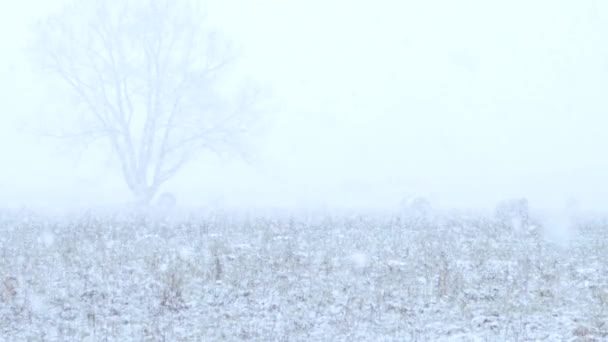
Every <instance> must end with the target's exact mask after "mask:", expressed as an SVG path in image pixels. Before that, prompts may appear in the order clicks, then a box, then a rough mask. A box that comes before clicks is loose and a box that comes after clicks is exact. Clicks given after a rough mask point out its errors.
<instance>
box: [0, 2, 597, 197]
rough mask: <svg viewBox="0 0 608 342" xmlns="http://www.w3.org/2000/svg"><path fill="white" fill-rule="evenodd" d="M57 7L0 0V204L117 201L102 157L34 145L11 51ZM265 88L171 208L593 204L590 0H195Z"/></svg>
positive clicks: (26, 89) (20, 59)
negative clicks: (410, 201) (260, 106)
mask: <svg viewBox="0 0 608 342" xmlns="http://www.w3.org/2000/svg"><path fill="white" fill-rule="evenodd" d="M61 3H62V1H42V0H28V1H21V2H20V3H19V4H17V3H6V2H5V3H2V4H1V5H0V44H1V45H0V46H1V49H2V50H1V51H2V52H1V53H0V75H1V76H0V100H1V102H0V109H1V113H0V158H1V160H2V162H1V164H0V206H3V207H20V206H24V205H25V206H30V207H48V206H57V207H70V206H89V205H91V206H92V205H103V204H113V203H122V202H126V201H128V200H129V196H130V194H129V192H128V190H127V189H126V186H125V185H124V181H123V180H122V179H121V176H120V173H119V171H118V168H117V167H116V166H115V165H114V164H113V161H112V160H110V159H108V157H107V156H102V155H98V154H95V153H86V152H85V153H79V152H78V151H74V150H73V149H70V148H66V147H65V146H63V145H62V144H61V143H60V142H58V141H55V140H52V139H48V138H45V137H42V136H41V135H40V129H39V128H40V126H41V124H40V123H43V124H42V125H44V123H45V122H46V121H45V120H49V119H48V116H49V115H52V114H53V113H54V112H56V111H57V110H58V108H59V109H61V107H60V106H57V101H56V100H57V99H55V97H56V94H55V93H53V92H52V91H50V90H49V89H48V84H45V83H44V80H43V77H42V76H40V75H39V73H37V72H36V71H35V68H34V67H33V66H32V65H33V63H32V62H31V56H28V52H27V51H26V49H27V48H28V44H31V43H32V41H33V40H32V36H33V32H32V25H33V24H34V23H35V22H36V21H37V20H38V19H41V18H43V17H44V16H45V15H48V14H49V13H52V12H53V11H56V10H58V9H59V8H60V7H61ZM207 7H208V18H209V20H210V21H211V22H213V24H214V26H215V27H216V28H218V29H220V30H221V31H222V32H223V33H224V34H225V35H226V36H228V37H229V38H230V39H231V40H232V41H233V42H234V43H236V44H237V45H239V46H240V47H241V55H240V60H239V64H238V67H237V69H236V70H235V71H234V72H235V73H238V74H241V75H244V76H246V77H248V78H251V79H253V80H256V81H258V82H260V83H261V84H263V85H264V86H265V87H267V88H269V89H271V93H272V98H271V99H270V100H271V102H272V104H271V105H270V106H269V108H271V109H272V111H273V113H272V114H273V120H272V122H271V126H270V127H269V129H268V132H267V133H266V134H264V135H263V136H262V135H261V136H259V137H258V139H257V141H256V142H255V143H254V144H255V147H256V148H255V153H254V155H253V157H252V158H251V160H252V161H251V162H250V163H246V162H244V161H242V160H240V159H238V158H232V157H224V158H220V157H216V156H213V155H208V156H206V157H202V158H199V159H197V160H196V162H194V163H192V164H191V165H188V166H187V167H186V168H184V169H183V171H182V172H180V173H179V174H178V175H177V177H176V178H175V179H173V180H171V181H170V182H168V183H167V184H166V186H165V187H164V190H169V191H172V192H174V193H175V194H176V196H177V198H178V200H179V201H180V203H182V204H191V205H205V204H208V203H221V204H227V205H239V206H288V207H289V206H311V205H330V206H331V205H335V206H369V207H376V206H391V205H396V204H397V202H398V201H399V199H400V198H401V197H403V196H405V195H408V194H421V195H425V196H428V197H430V198H431V199H432V201H433V203H436V204H437V205H441V206H450V207H467V206H474V207H492V206H493V205H494V203H495V202H496V201H497V200H500V199H503V198H508V197H516V196H527V197H528V198H529V200H530V202H531V205H532V206H533V207H561V206H562V205H563V203H564V202H565V201H566V199H568V198H571V197H574V198H577V199H578V200H579V201H580V202H581V205H582V207H584V208H592V209H602V208H604V207H605V205H606V202H607V201H606V198H607V196H606V194H608V183H607V182H606V181H605V175H606V174H608V156H607V155H606V147H607V146H608V136H607V135H606V134H605V131H606V123H607V122H608V119H607V117H606V112H607V109H608V103H607V101H606V93H607V90H608V44H606V37H607V36H608V35H607V34H608V20H606V19H607V16H608V4H607V3H605V2H601V1H578V2H571V1H537V2H534V3H530V2H527V1H511V2H508V3H503V4H497V3H489V2H485V1H460V2H458V3H454V2H449V1H425V2H420V1H406V2H403V1H388V0H387V1H376V2H369V1H355V2H347V1H320V0H312V1H307V2H297V3H296V2H289V3H286V2H283V1H278V0H260V1H256V2H255V3H252V2H249V1H245V0H222V1H209V2H208V5H207Z"/></svg>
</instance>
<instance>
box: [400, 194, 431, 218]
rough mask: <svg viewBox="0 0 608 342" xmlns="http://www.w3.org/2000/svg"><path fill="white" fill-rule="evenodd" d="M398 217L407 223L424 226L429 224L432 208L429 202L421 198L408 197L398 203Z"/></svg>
mask: <svg viewBox="0 0 608 342" xmlns="http://www.w3.org/2000/svg"><path fill="white" fill-rule="evenodd" d="M399 211H400V214H401V215H400V216H401V218H403V219H404V220H405V221H406V222H407V223H409V224H414V225H426V224H429V223H430V222H431V219H432V216H433V206H432V205H431V201H430V200H429V199H428V198H426V197H423V196H408V197H405V198H403V199H402V200H401V201H400V202H399Z"/></svg>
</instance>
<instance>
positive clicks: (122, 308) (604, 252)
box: [0, 213, 608, 341]
mask: <svg viewBox="0 0 608 342" xmlns="http://www.w3.org/2000/svg"><path fill="white" fill-rule="evenodd" d="M260 216H261V217H255V216H247V215H241V216H235V215H232V214H216V215H210V214H209V215H206V216H191V217H189V218H182V219H164V220H152V219H150V218H145V217H143V216H137V215H131V216H125V215H121V216H111V215H108V214H103V215H102V214H99V215H92V214H87V215H80V216H73V217H70V218H65V217H63V218H51V217H42V216H36V215H24V214H19V213H5V214H3V215H2V216H1V217H0V256H1V257H0V340H2V341H239V340H253V341H605V340H608V224H606V222H605V221H604V220H603V219H593V220H591V219H589V220H586V221H584V220H581V221H580V222H579V223H578V224H577V225H576V226H575V227H573V228H570V229H572V231H571V232H570V234H569V235H568V236H567V240H566V241H564V240H561V241H559V242H555V241H553V240H552V239H550V238H549V237H551V234H550V230H551V226H550V225H549V224H545V225H543V224H542V223H536V224H535V225H534V226H531V227H519V228H518V229H511V228H510V227H508V225H505V224H504V222H498V221H496V220H495V219H493V218H492V217H489V216H478V215H464V214H459V215H451V216H445V215H444V216H439V217H436V218H433V219H424V220H418V219H404V218H397V217H394V216H379V215H376V216H374V215H367V216H363V215H346V214H344V215H342V214H341V215H333V216H332V215H297V216H283V217H279V216H276V217H272V216H269V215H260ZM262 216H263V217H262Z"/></svg>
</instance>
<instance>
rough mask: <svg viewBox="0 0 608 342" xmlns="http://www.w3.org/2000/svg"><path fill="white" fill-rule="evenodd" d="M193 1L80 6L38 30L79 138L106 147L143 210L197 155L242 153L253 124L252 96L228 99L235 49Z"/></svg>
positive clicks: (82, 2) (41, 52) (93, 1)
mask: <svg viewBox="0 0 608 342" xmlns="http://www.w3.org/2000/svg"><path fill="white" fill-rule="evenodd" d="M198 4H199V2H197V1H188V0H124V1H123V0H121V1H112V0H79V1H76V2H74V3H72V4H70V5H68V6H66V7H64V8H63V10H62V11H61V12H60V13H58V14H57V15H54V16H51V17H49V18H46V20H44V21H43V22H41V23H40V25H39V27H38V30H37V34H38V36H37V37H38V41H37V43H36V50H38V51H37V55H38V56H41V57H42V58H40V61H41V63H42V65H43V67H44V68H45V69H46V70H48V71H50V72H51V74H54V75H56V76H59V78H60V79H61V80H62V81H64V82H65V84H67V86H68V89H70V91H71V92H72V94H73V95H74V98H75V99H76V100H77V101H78V104H79V107H76V106H75V108H74V111H75V112H77V113H78V114H79V118H78V123H79V127H80V131H78V132H72V133H73V136H76V137H82V138H85V137H86V138H90V137H95V138H99V139H103V140H104V141H105V142H108V143H109V146H110V147H111V151H112V152H113V155H114V156H115V157H117V159H118V162H119V164H120V167H121V171H122V176H123V177H124V180H125V181H126V184H127V185H128V187H129V189H130V190H131V192H132V193H133V194H134V195H135V196H136V198H137V199H138V200H139V201H141V202H144V203H148V202H149V201H150V200H151V199H152V198H153V197H154V196H155V194H156V193H157V192H158V191H159V188H160V187H161V186H162V185H163V184H164V183H165V182H166V181H167V180H169V179H170V178H172V177H173V176H174V175H175V174H176V173H177V172H178V170H180V169H181V168H182V166H184V164H185V163H187V162H188V161H189V160H191V158H192V157H193V156H194V155H195V154H196V153H197V152H199V151H201V150H204V149H209V150H212V151H215V152H220V151H225V150H226V149H229V150H231V151H235V152H239V151H242V144H243V142H244V141H245V140H244V138H245V137H246V136H247V135H248V134H249V133H250V132H251V129H252V127H253V126H254V124H255V122H256V119H258V115H257V114H256V112H255V111H254V106H255V101H256V100H257V99H258V93H257V91H256V90H255V88H254V87H247V86H245V87H242V88H240V90H239V91H236V92H232V93H235V94H236V95H234V96H232V97H231V96H229V95H228V94H230V93H231V92H230V91H226V89H227V87H226V86H223V83H221V81H222V80H223V79H224V78H225V77H222V76H226V75H227V74H229V69H228V67H229V66H230V65H231V64H233V61H234V59H235V58H234V57H235V54H234V49H233V48H232V47H231V45H230V44H229V43H228V42H227V41H226V40H224V39H223V38H222V36H221V35H220V34H219V33H217V32H216V31H214V30H211V29H210V28H209V27H208V26H207V20H205V19H206V18H205V15H203V12H202V11H201V9H200V8H199V7H198Z"/></svg>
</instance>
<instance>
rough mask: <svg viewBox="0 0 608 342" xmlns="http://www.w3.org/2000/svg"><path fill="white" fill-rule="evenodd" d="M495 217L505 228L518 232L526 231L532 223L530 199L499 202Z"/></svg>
mask: <svg viewBox="0 0 608 342" xmlns="http://www.w3.org/2000/svg"><path fill="white" fill-rule="evenodd" d="M494 217H495V219H496V221H497V222H498V224H499V225H501V226H503V227H505V228H508V229H510V230H513V231H517V232H521V231H524V230H526V229H527V228H528V227H529V226H530V223H531V220H530V218H531V216H530V205H529V203H528V199H526V198H524V197H522V198H515V199H508V200H503V201H500V202H498V204H497V205H496V208H495V210H494Z"/></svg>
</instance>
